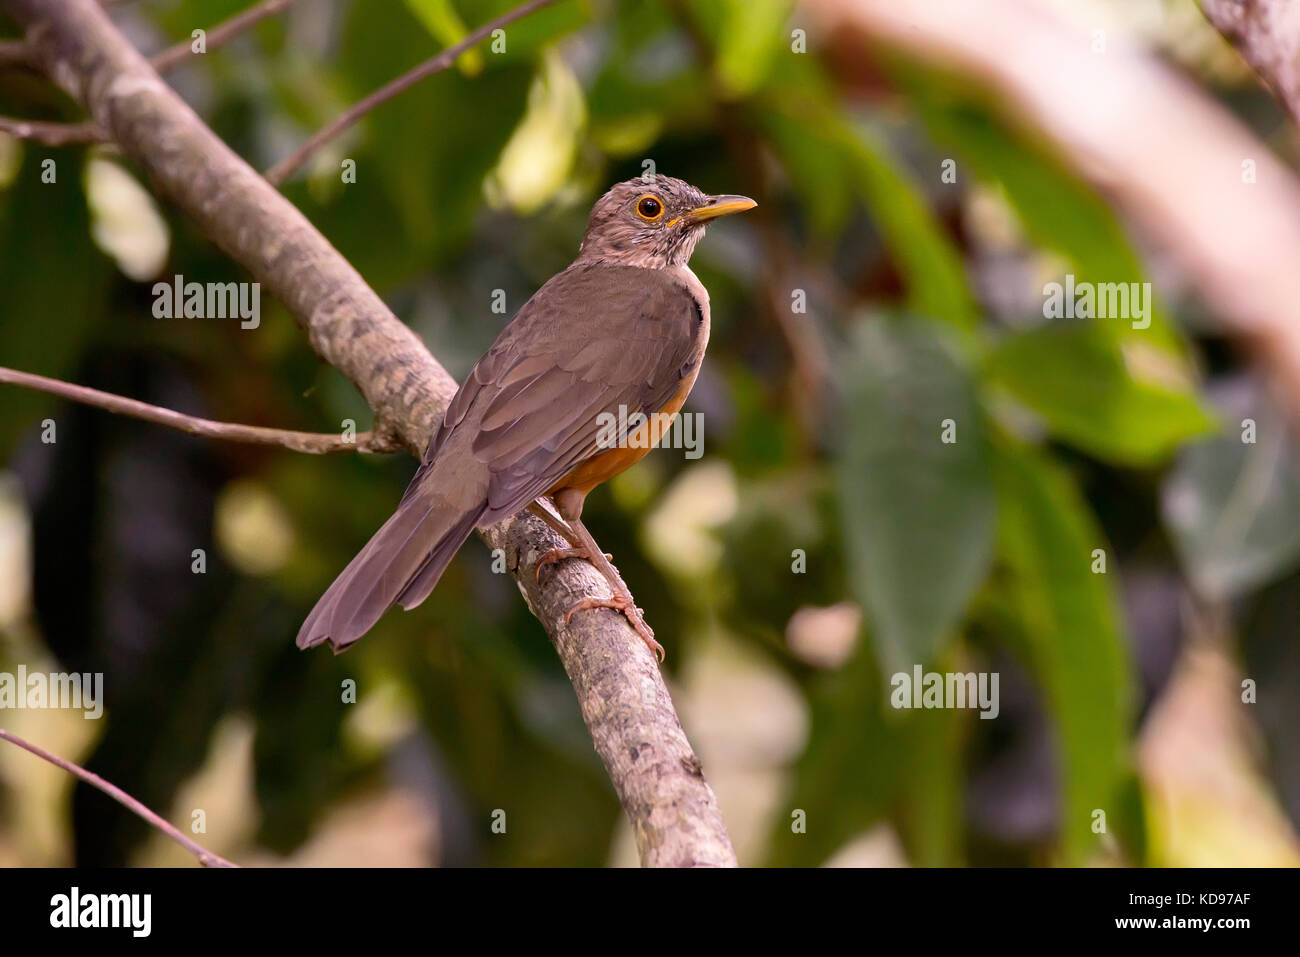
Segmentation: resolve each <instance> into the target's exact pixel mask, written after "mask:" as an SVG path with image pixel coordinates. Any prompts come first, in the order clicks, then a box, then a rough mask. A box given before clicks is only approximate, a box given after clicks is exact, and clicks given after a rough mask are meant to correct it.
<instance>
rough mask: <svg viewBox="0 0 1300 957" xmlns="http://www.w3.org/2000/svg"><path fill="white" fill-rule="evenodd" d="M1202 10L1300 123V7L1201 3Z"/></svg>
mask: <svg viewBox="0 0 1300 957" xmlns="http://www.w3.org/2000/svg"><path fill="white" fill-rule="evenodd" d="M1201 9H1202V10H1204V11H1205V16H1206V19H1208V20H1209V21H1210V22H1211V23H1212V24H1214V28H1215V29H1216V30H1218V31H1219V32H1220V33H1222V34H1223V36H1224V37H1225V38H1226V39H1227V40H1228V42H1230V43H1231V44H1232V45H1233V46H1235V47H1236V48H1237V49H1238V50H1239V51H1240V52H1241V55H1242V56H1243V57H1244V58H1245V59H1246V62H1247V63H1249V64H1250V65H1251V66H1252V67H1254V69H1255V72H1256V73H1258V74H1259V75H1260V76H1261V77H1262V78H1263V80H1264V82H1265V83H1267V84H1268V85H1269V86H1270V87H1271V88H1272V89H1273V93H1274V95H1275V96H1276V97H1277V98H1278V99H1279V100H1281V101H1282V105H1283V106H1285V107H1286V109H1287V111H1288V112H1289V113H1290V114H1291V118H1292V119H1293V120H1295V121H1296V122H1297V123H1300V6H1297V5H1296V4H1295V3H1294V2H1292V0H1201Z"/></svg>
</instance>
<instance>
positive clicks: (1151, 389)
mask: <svg viewBox="0 0 1300 957" xmlns="http://www.w3.org/2000/svg"><path fill="white" fill-rule="evenodd" d="M985 371H986V373H987V379H988V382H989V383H990V384H992V385H996V386H1001V387H1002V388H1004V389H1006V390H1007V391H1008V392H1009V393H1010V394H1011V395H1013V396H1014V397H1015V398H1016V399H1017V400H1019V401H1020V402H1022V403H1023V404H1024V405H1026V406H1027V407H1029V408H1030V409H1032V410H1034V411H1035V412H1037V413H1038V414H1039V415H1040V416H1042V418H1043V420H1044V421H1045V422H1046V424H1047V426H1048V428H1050V429H1051V430H1052V432H1053V433H1054V434H1055V435H1057V436H1059V437H1060V438H1062V439H1064V440H1065V441H1067V442H1069V443H1071V444H1072V445H1075V446H1077V447H1078V448H1080V449H1082V450H1083V451H1085V452H1087V453H1089V454H1090V455H1094V456H1096V457H1097V458H1099V459H1102V460H1104V461H1107V462H1116V463H1119V464H1123V465H1151V464H1154V463H1157V462H1160V461H1161V460H1163V459H1165V458H1166V457H1167V456H1169V455H1170V454H1171V453H1172V452H1173V451H1174V450H1175V449H1176V448H1178V447H1179V446H1180V445H1182V444H1183V443H1184V442H1186V441H1187V440H1188V439H1191V438H1195V437H1197V436H1201V435H1205V434H1206V433H1209V432H1212V431H1214V430H1215V429H1216V428H1217V422H1216V420H1215V417H1214V415H1213V413H1212V411H1211V410H1209V409H1207V408H1206V407H1205V406H1204V405H1202V403H1201V402H1200V400H1199V399H1198V398H1197V397H1196V396H1195V395H1193V394H1190V393H1188V392H1184V391H1179V390H1176V389H1174V388H1170V387H1166V386H1164V385H1158V384H1155V383H1151V382H1146V381H1143V380H1141V379H1138V378H1135V377H1134V376H1133V375H1132V374H1130V372H1129V369H1128V368H1127V367H1126V365H1125V362H1124V353H1123V352H1122V351H1121V349H1120V347H1119V346H1118V345H1117V344H1116V343H1115V342H1114V341H1113V340H1112V339H1111V338H1109V337H1108V336H1107V335H1106V334H1105V333H1104V332H1102V331H1101V330H1099V329H1098V328H1097V327H1096V326H1095V325H1093V324H1089V323H1085V322H1082V321H1079V322H1071V323H1068V324H1065V323H1063V324H1058V325H1051V326H1043V327H1040V328H1038V329H1033V330H1030V331H1028V332H1022V333H1017V334H1014V335H1010V336H1008V337H1007V338H1006V339H1004V340H1003V341H1002V342H1001V343H999V344H998V346H997V347H996V348H995V349H994V350H993V352H992V353H991V354H990V356H989V357H988V362H987V366H986V370H985Z"/></svg>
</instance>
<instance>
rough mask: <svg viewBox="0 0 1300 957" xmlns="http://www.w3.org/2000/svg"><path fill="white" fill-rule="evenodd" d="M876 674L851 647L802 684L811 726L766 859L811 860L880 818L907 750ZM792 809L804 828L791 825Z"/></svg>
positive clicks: (785, 863) (787, 863) (811, 863)
mask: <svg viewBox="0 0 1300 957" xmlns="http://www.w3.org/2000/svg"><path fill="white" fill-rule="evenodd" d="M882 687H883V685H882V682H881V681H880V678H879V674H878V672H877V671H876V666H875V664H874V663H873V662H872V661H871V656H870V655H867V654H861V653H859V654H857V655H855V656H854V658H853V659H852V660H851V661H850V662H849V663H848V664H846V665H845V666H844V667H843V668H842V669H841V670H840V671H838V672H836V673H835V674H832V675H824V676H823V675H819V676H817V680H816V681H814V682H813V683H812V684H811V685H810V686H809V687H808V691H807V693H808V699H809V702H810V704H811V705H812V733H811V737H810V739H809V741H808V747H807V748H806V749H805V750H804V753H803V755H802V756H801V757H800V759H799V761H798V764H797V765H796V766H795V769H794V780H793V784H792V786H791V790H790V792H789V794H788V796H787V798H786V799H785V800H784V801H782V802H781V804H780V811H779V812H778V815H777V818H776V820H775V821H774V822H773V824H774V826H773V832H772V837H771V840H770V844H769V848H770V850H769V860H768V863H770V864H772V865H774V866H778V867H815V866H816V865H818V864H821V863H822V862H824V861H825V860H826V859H827V858H828V857H830V856H831V854H833V853H834V852H835V851H836V850H837V849H838V848H839V847H840V846H841V845H843V844H844V843H846V842H848V841H849V840H851V839H852V838H854V837H856V836H857V835H858V834H860V833H861V832H863V831H864V830H866V829H867V828H868V827H869V826H870V825H871V824H872V823H874V822H875V821H877V820H878V819H879V818H880V817H882V816H883V815H884V814H885V812H886V811H887V810H888V809H889V807H890V805H891V804H892V802H893V801H894V799H895V797H896V796H897V794H898V790H899V787H900V773H899V770H898V769H899V768H901V767H902V766H903V764H904V763H905V761H906V755H907V747H906V745H907V738H906V735H905V733H904V728H905V725H904V723H903V722H890V721H887V720H886V713H885V711H884V710H883V703H882V698H881V688H882ZM796 812H803V818H804V822H805V824H806V828H805V829H804V830H803V831H796V830H794V827H793V825H794V822H795V818H794V817H793V815H794V814H795V813H796Z"/></svg>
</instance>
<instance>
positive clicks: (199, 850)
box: [0, 728, 239, 867]
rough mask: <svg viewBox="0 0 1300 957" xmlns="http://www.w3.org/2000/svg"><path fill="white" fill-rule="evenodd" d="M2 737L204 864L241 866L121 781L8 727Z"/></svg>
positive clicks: (0, 735)
mask: <svg viewBox="0 0 1300 957" xmlns="http://www.w3.org/2000/svg"><path fill="white" fill-rule="evenodd" d="M0 741H8V742H9V743H10V744H16V745H18V747H20V748H22V749H23V750H24V751H30V752H31V753H32V754H34V755H36V756H37V757H38V758H40V759H41V760H43V761H48V762H50V764H52V765H54V766H55V767H56V768H62V769H63V770H65V771H67V772H68V773H69V774H73V775H76V776H77V777H79V778H81V780H83V781H85V782H86V783H87V784H89V785H90V786H91V787H95V788H99V790H101V791H103V792H104V793H105V794H107V795H108V796H109V797H111V798H112V799H113V800H114V801H116V802H117V803H118V804H121V805H122V806H123V807H125V808H127V809H128V810H130V811H133V812H134V813H135V814H137V815H138V816H139V817H140V818H141V819H143V820H144V821H145V822H147V823H148V824H151V825H153V826H154V827H156V828H157V829H158V830H160V831H162V832H163V833H164V834H166V835H167V836H168V837H170V838H171V839H172V840H173V841H175V842H176V843H177V844H179V845H180V846H181V847H183V848H185V850H187V851H189V852H190V853H191V854H193V855H194V856H195V857H197V858H198V860H199V863H200V864H202V865H203V866H204V867H238V866H239V865H238V864H234V863H232V862H230V861H228V860H226V859H225V858H224V857H222V856H221V855H220V854H213V853H212V852H211V851H209V850H208V849H207V848H206V847H204V846H203V845H202V844H199V843H198V842H197V841H193V840H190V838H188V837H187V836H186V835H185V833H184V832H183V831H181V830H180V829H179V828H177V827H174V826H173V825H172V824H170V823H168V822H167V821H166V820H164V819H163V818H162V817H161V816H160V815H158V814H156V813H154V812H153V811H151V810H149V808H147V807H145V806H144V805H143V804H141V803H140V802H139V801H137V800H136V799H135V798H133V797H131V795H129V794H127V793H126V792H125V791H123V790H122V789H121V788H120V787H118V786H117V785H115V784H110V783H109V782H107V781H105V780H104V779H103V778H101V777H100V776H99V775H98V774H95V773H93V772H91V771H87V770H86V769H85V768H83V767H81V766H80V765H78V764H73V763H72V762H71V761H69V760H67V759H66V758H61V757H59V756H58V755H57V754H51V753H50V752H49V751H46V750H45V749H44V748H42V747H39V746H37V745H35V744H32V743H31V742H30V741H25V740H23V739H22V738H20V737H18V735H16V734H11V733H10V732H8V731H6V730H5V729H4V728H0Z"/></svg>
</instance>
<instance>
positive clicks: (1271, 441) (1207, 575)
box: [1161, 380, 1300, 598]
mask: <svg viewBox="0 0 1300 957" xmlns="http://www.w3.org/2000/svg"><path fill="white" fill-rule="evenodd" d="M1213 395H1214V397H1215V399H1216V400H1217V402H1218V404H1219V405H1220V406H1221V407H1222V409H1223V411H1224V417H1225V419H1226V420H1227V422H1228V428H1227V431H1226V432H1225V433H1224V434H1222V435H1219V436H1215V437H1214V438H1212V439H1209V440H1207V441H1204V442H1198V443H1196V444H1195V445H1189V446H1188V447H1187V448H1185V449H1184V450H1183V451H1182V453H1181V454H1180V455H1179V457H1178V462H1177V464H1176V465H1175V466H1174V468H1173V470H1172V471H1171V472H1170V473H1169V475H1168V477H1167V478H1166V479H1165V483H1164V488H1163V489H1162V493H1161V505H1162V509H1161V510H1162V512H1163V513H1164V521H1165V526H1166V527H1167V528H1168V529H1169V533H1170V537H1171V538H1172V539H1173V543H1174V547H1175V550H1176V551H1177V552H1178V557H1179V559H1180V560H1181V561H1182V564H1183V567H1184V568H1186V570H1187V574H1188V576H1189V577H1190V578H1191V579H1192V581H1193V583H1195V585H1196V587H1197V589H1198V590H1200V591H1201V592H1202V593H1203V594H1205V595H1208V596H1212V597H1215V598H1228V597H1231V596H1234V595H1238V594H1240V593H1242V592H1243V591H1246V590H1248V589H1251V588H1254V587H1257V586H1259V585H1262V584H1266V583H1268V582H1270V581H1273V580H1274V579H1276V578H1279V577H1281V576H1282V575H1283V574H1286V573H1287V572H1289V571H1291V570H1293V569H1294V568H1296V566H1297V564H1298V563H1300V465H1298V464H1297V448H1296V443H1295V441H1294V439H1293V437H1292V436H1291V434H1290V432H1289V430H1288V428H1287V425H1286V421H1285V419H1284V417H1283V415H1282V413H1281V412H1280V411H1279V410H1278V409H1277V407H1276V406H1274V405H1273V404H1272V403H1271V402H1269V401H1268V397H1267V395H1266V394H1265V392H1264V390H1263V389H1262V388H1260V387H1259V386H1258V384H1257V383H1254V382H1252V381H1250V380H1240V381H1237V382H1234V383H1229V384H1224V385H1222V386H1220V387H1219V388H1217V389H1215V390H1214V392H1213ZM1247 436H1252V437H1253V440H1252V441H1247V440H1246V439H1247Z"/></svg>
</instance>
